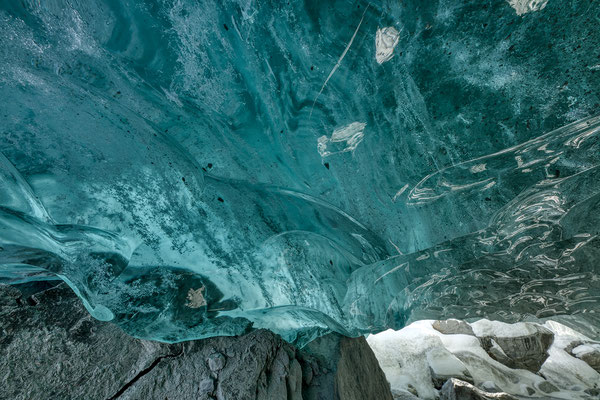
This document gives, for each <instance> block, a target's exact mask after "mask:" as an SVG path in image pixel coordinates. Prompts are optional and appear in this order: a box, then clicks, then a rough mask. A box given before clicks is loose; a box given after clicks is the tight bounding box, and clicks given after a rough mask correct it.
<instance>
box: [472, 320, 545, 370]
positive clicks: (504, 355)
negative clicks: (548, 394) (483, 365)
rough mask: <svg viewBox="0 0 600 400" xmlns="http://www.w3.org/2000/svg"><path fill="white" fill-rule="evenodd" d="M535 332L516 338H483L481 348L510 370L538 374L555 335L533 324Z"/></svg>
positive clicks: (481, 338)
mask: <svg viewBox="0 0 600 400" xmlns="http://www.w3.org/2000/svg"><path fill="white" fill-rule="evenodd" d="M532 327H533V328H534V330H535V332H533V333H531V334H528V335H524V336H516V337H510V336H509V337H502V336H482V337H479V340H480V342H481V347H483V348H484V349H485V351H486V352H487V353H488V354H489V355H490V357H492V358H493V359H494V360H496V361H498V362H500V363H502V364H504V365H506V366H507V367H509V368H518V369H525V370H528V371H531V372H534V373H537V372H538V371H539V370H540V368H541V366H542V364H543V363H544V361H546V359H547V358H548V349H549V348H550V346H551V345H552V342H553V341H554V334H553V333H552V331H550V330H549V329H547V328H544V327H543V326H540V325H534V324H532Z"/></svg>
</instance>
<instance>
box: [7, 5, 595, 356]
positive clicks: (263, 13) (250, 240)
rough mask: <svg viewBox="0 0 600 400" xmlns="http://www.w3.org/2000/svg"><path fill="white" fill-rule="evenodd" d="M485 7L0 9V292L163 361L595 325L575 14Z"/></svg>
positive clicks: (587, 152) (587, 158) (587, 64)
mask: <svg viewBox="0 0 600 400" xmlns="http://www.w3.org/2000/svg"><path fill="white" fill-rule="evenodd" d="M484 3H485V4H484ZM484 3H481V2H476V1H472V2H465V1H459V0H435V1H428V2H422V1H417V0H414V1H410V0H409V1H403V2H398V1H373V2H371V3H367V2H364V1H331V2H323V1H309V0H306V1H291V2H289V3H288V2H276V1H265V0H246V1H229V0H227V1H222V2H214V1H203V0H200V1H191V0H189V1H188V0H164V1H160V0H156V1H150V0H148V1H141V0H139V1H133V0H125V1H116V0H103V1H97V2H90V1H78V0H73V1H58V0H52V1H44V2H38V1H27V0H25V1H21V2H15V1H0V60H1V61H0V93H1V98H2V102H1V103H0V104H1V105H0V111H1V112H0V122H1V124H0V138H1V139H0V152H1V155H0V184H1V191H0V277H1V281H2V282H4V283H20V282H21V283H22V282H29V281H34V280H50V279H62V280H64V281H65V282H66V283H67V284H68V285H70V286H71V287H72V288H73V290H74V291H75V292H76V293H77V294H78V296H79V297H80V298H81V299H82V301H83V303H84V304H85V306H86V307H87V309H88V310H89V311H90V313H91V314H92V315H93V316H94V317H96V318H99V319H102V320H107V321H113V322H114V323H116V324H118V325H119V326H121V327H122V328H123V329H124V330H125V331H127V332H128V333H130V334H132V335H135V336H138V337H143V338H149V339H156V340H161V341H167V342H176V341H181V340H188V339H196V338H203V337H210V336H215V335H235V334H240V333H242V332H245V331H247V330H249V329H252V328H268V329H271V330H273V331H275V332H277V333H279V334H281V335H282V336H283V337H284V338H286V339H287V340H290V341H294V342H296V343H298V344H300V345H301V344H303V343H305V342H306V341H308V340H311V339H312V338H314V337H316V336H318V335H321V334H323V333H326V332H328V331H331V330H334V331H337V332H340V333H344V334H347V335H358V334H362V333H367V332H377V331H381V330H384V329H387V328H393V329H399V328H400V327H402V326H404V325H405V324H406V323H407V322H409V321H412V320H416V319H421V318H444V317H455V318H475V317H476V318H481V317H487V318H492V319H500V320H504V321H508V322H514V321H518V320H522V319H531V318H545V317H549V316H557V315H567V316H573V317H574V318H578V319H579V320H580V321H584V322H585V323H586V324H588V326H599V318H598V315H599V314H598V313H599V312H600V306H599V305H600V298H599V297H600V274H599V268H600V267H599V264H598V260H599V259H600V254H599V252H600V237H599V234H600V167H599V161H600V148H599V147H600V144H599V131H600V118H599V117H597V116H595V115H596V114H599V113H600V109H599V106H598V103H599V102H600V99H599V98H598V95H597V94H598V93H599V89H600V82H599V80H598V75H596V72H597V71H599V70H600V64H599V62H600V60H599V59H598V56H599V54H598V44H599V42H600V30H599V29H598V21H599V20H600V6H599V5H598V4H596V3H595V2H589V1H577V0H574V1H571V2H561V1H552V0H550V1H548V2H543V3H544V6H543V7H537V6H536V7H529V6H528V8H527V12H521V11H522V10H521V9H520V8H517V7H516V6H515V4H516V3H515V2H508V1H504V0H497V1H490V2H484ZM527 4H529V3H527ZM536 4H537V3H536ZM540 4H541V3H540ZM520 10H521V11H520Z"/></svg>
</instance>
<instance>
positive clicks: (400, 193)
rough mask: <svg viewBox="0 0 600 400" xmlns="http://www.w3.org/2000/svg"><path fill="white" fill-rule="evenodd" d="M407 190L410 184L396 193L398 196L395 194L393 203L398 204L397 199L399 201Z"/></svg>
mask: <svg viewBox="0 0 600 400" xmlns="http://www.w3.org/2000/svg"><path fill="white" fill-rule="evenodd" d="M406 189H408V183H407V184H406V185H404V186H402V189H400V190H398V191H397V192H396V194H395V195H394V197H393V198H392V201H393V202H396V199H397V198H398V197H400V196H401V195H402V193H404V192H405V191H406Z"/></svg>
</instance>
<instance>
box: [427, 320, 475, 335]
mask: <svg viewBox="0 0 600 400" xmlns="http://www.w3.org/2000/svg"><path fill="white" fill-rule="evenodd" d="M432 326H433V329H435V330H436V331H438V332H440V333H443V334H444V335H471V336H475V333H474V332H473V328H471V325H469V324H467V323H466V322H465V321H460V320H458V319H447V320H445V321H435V322H434V323H433V324H432Z"/></svg>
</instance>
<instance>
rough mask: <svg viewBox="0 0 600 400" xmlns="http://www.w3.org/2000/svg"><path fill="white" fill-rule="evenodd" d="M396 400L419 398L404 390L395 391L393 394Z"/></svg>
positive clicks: (416, 399) (415, 399)
mask: <svg viewBox="0 0 600 400" xmlns="http://www.w3.org/2000/svg"><path fill="white" fill-rule="evenodd" d="M392 395H393V396H394V400H419V397H417V396H415V395H414V394H412V393H410V392H407V391H404V390H394V391H393V392H392Z"/></svg>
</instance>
